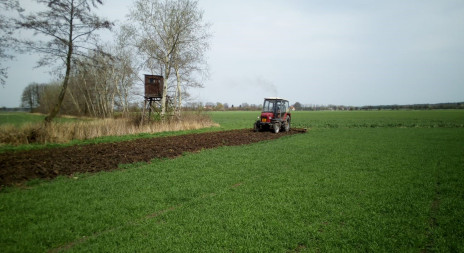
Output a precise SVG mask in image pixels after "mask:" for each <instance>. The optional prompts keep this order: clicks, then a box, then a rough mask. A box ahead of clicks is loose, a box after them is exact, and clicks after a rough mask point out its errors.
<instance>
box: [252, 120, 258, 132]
mask: <svg viewBox="0 0 464 253" xmlns="http://www.w3.org/2000/svg"><path fill="white" fill-rule="evenodd" d="M253 131H255V132H258V131H259V126H258V123H257V122H255V124H253Z"/></svg>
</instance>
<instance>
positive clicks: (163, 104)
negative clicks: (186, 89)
mask: <svg viewBox="0 0 464 253" xmlns="http://www.w3.org/2000/svg"><path fill="white" fill-rule="evenodd" d="M169 65H170V64H169V57H168V56H166V59H165V63H164V83H163V96H162V98H161V117H163V116H164V115H165V114H166V96H167V95H168V81H169V74H170V71H171V69H170V68H169Z"/></svg>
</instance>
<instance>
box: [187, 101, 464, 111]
mask: <svg viewBox="0 0 464 253" xmlns="http://www.w3.org/2000/svg"><path fill="white" fill-rule="evenodd" d="M261 107H262V105H261V104H260V105H256V104H248V103H242V104H240V105H235V106H234V105H229V104H227V103H224V104H223V103H220V102H217V103H212V102H208V103H205V104H203V103H201V102H188V103H186V105H185V106H184V109H185V110H207V111H257V110H261ZM292 107H293V108H294V109H295V110H296V111H359V110H366V111H367V110H434V109H464V102H459V103H439V104H413V105H366V106H346V105H316V104H302V103H300V102H296V103H294V104H293V105H292Z"/></svg>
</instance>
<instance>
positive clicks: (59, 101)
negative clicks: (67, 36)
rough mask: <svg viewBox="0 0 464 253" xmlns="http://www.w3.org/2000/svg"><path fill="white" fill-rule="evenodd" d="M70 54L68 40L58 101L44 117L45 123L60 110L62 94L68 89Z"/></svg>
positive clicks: (70, 48) (70, 44)
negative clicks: (64, 71) (64, 72)
mask: <svg viewBox="0 0 464 253" xmlns="http://www.w3.org/2000/svg"><path fill="white" fill-rule="evenodd" d="M71 55H72V42H69V48H68V55H67V57H66V74H65V76H64V81H63V85H62V86H61V91H60V95H59V96H58V101H57V103H56V104H55V106H54V107H53V108H52V110H51V111H50V113H49V114H48V116H47V117H45V123H46V124H49V123H50V122H52V120H53V119H54V118H55V117H56V115H57V114H58V112H60V109H61V105H62V104H63V100H64V95H65V94H66V90H67V89H68V84H69V74H70V72H71Z"/></svg>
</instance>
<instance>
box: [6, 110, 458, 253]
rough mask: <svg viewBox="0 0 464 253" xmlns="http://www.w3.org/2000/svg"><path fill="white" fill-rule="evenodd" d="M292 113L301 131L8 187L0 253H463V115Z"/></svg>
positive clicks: (225, 116)
mask: <svg viewBox="0 0 464 253" xmlns="http://www.w3.org/2000/svg"><path fill="white" fill-rule="evenodd" d="M210 115H211V117H212V119H213V120H214V121H216V122H217V123H219V124H220V125H221V126H220V127H216V128H211V129H208V130H207V131H218V130H230V129H240V128H251V127H252V124H253V121H255V120H256V117H257V116H258V115H259V113H258V112H212V113H210ZM292 115H293V119H292V126H293V127H300V128H308V132H307V133H304V134H294V135H284V136H282V137H281V138H278V139H273V140H266V141H262V142H258V143H254V144H247V145H242V146H221V147H218V148H214V149H204V150H202V151H200V152H195V153H184V154H182V155H181V156H177V157H176V158H174V159H154V160H151V162H141V163H135V164H123V165H120V166H119V169H118V170H113V171H110V172H98V173H83V174H74V175H71V176H58V177H57V178H55V179H53V180H50V181H44V180H32V181H29V182H27V183H25V184H22V185H20V186H8V187H4V188H3V189H2V190H1V192H0V227H1V228H2V229H1V230H0V251H2V252H47V251H48V252H87V251H92V252H101V251H104V252H160V251H162V252H166V251H170V252H192V251H196V252H319V251H321V252H333V251H336V252H339V251H355V252H359V251H374V252H463V251H464V243H463V241H462V238H464V228H463V227H464V226H463V222H464V212H463V211H462V210H464V148H463V147H464V146H463V143H464V111H459V110H450V111H367V112H357V111H356V112H294V113H293V114H292ZM281 134H283V133H281ZM99 155H101V154H98V153H96V154H94V156H99Z"/></svg>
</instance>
